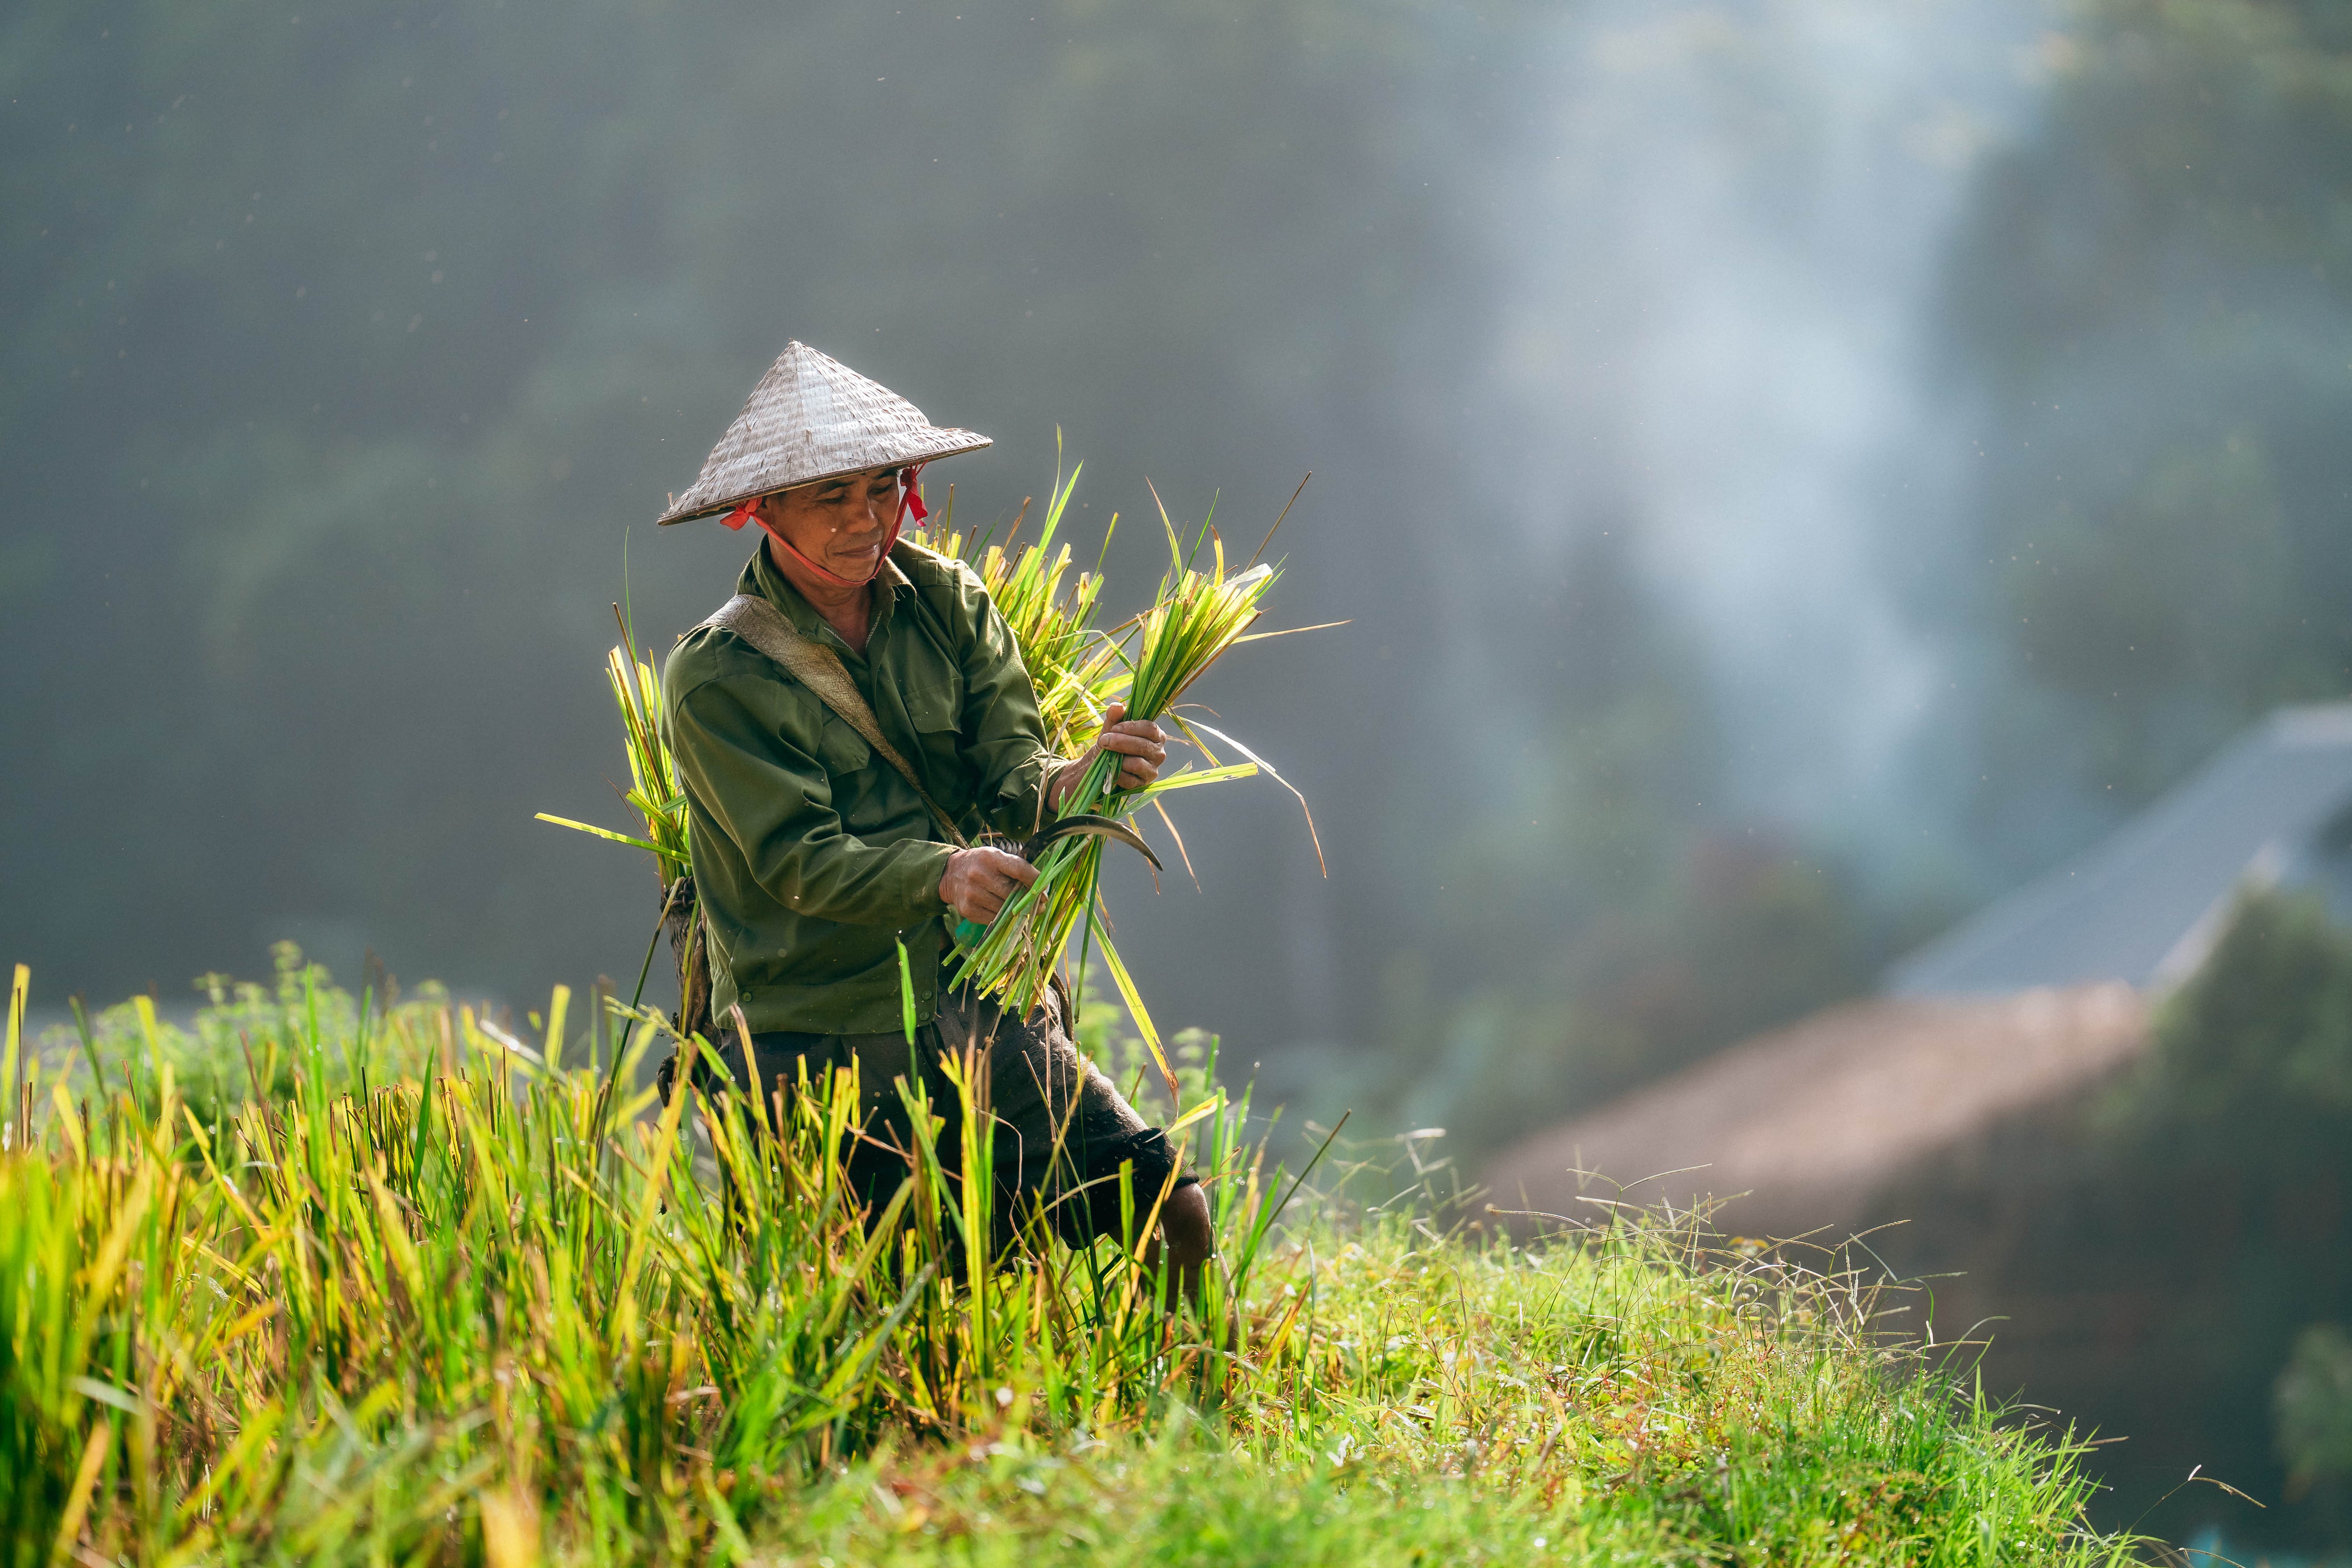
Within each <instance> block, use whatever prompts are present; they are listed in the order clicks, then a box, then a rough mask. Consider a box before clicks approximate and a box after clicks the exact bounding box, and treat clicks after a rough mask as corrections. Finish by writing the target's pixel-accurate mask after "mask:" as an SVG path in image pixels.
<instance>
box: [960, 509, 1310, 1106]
mask: <svg viewBox="0 0 2352 1568" xmlns="http://www.w3.org/2000/svg"><path fill="white" fill-rule="evenodd" d="M1160 521H1161V523H1162V525H1163V526H1164V527H1166V529H1167V531H1168V542H1169V567H1168V574H1167V575H1166V577H1165V578H1163V579H1162V581H1161V583H1160V592H1159V594H1158V595H1157V596H1156V598H1155V599H1154V601H1153V603H1152V605H1151V607H1150V609H1148V610H1146V611H1145V612H1144V613H1143V614H1142V615H1141V616H1138V617H1137V618H1136V620H1135V621H1134V622H1133V623H1131V625H1132V626H1133V628H1134V631H1133V640H1134V644H1135V650H1134V652H1133V654H1132V655H1131V656H1128V697H1127V700H1128V717H1129V718H1130V719H1149V720H1155V721H1160V720H1164V721H1168V722H1169V723H1171V724H1172V725H1173V726H1174V727H1175V728H1177V729H1178V730H1179V731H1181V732H1182V733H1183V734H1184V735H1185V736H1186V738H1187V739H1189V740H1191V741H1192V743H1193V744H1194V745H1196V746H1198V747H1199V748H1200V749H1201V751H1202V754H1203V755H1204V756H1206V757H1207V758H1208V760H1209V763H1211V765H1210V766H1208V767H1206V768H1185V769H1181V770H1179V771H1178V772H1176V773H1171V774H1170V775H1169V776H1167V777H1165V778H1162V779H1160V780H1159V781H1158V782H1156V783H1154V784H1150V785H1149V786H1147V787H1145V788H1143V789H1139V790H1126V789H1121V788H1118V786H1117V785H1116V784H1114V782H1113V780H1114V776H1115V774H1114V770H1115V769H1116V767H1117V766H1118V763H1119V762H1120V760H1121V759H1119V758H1118V757H1117V756H1115V755H1112V754H1110V753H1108V752H1106V753H1103V754H1101V755H1098V756H1097V757H1096V758H1095V759H1094V761H1093V762H1092V763H1090V764H1089V765H1088V766H1087V772H1086V773H1085V775H1084V776H1083V777H1082V778H1081V779H1080V780H1079V781H1078V784H1077V785H1076V788H1075V789H1073V790H1072V791H1071V792H1070V794H1069V795H1068V796H1067V798H1066V800H1065V801H1064V803H1063V805H1062V807H1061V809H1060V811H1059V813H1058V814H1057V815H1058V816H1060V817H1062V818H1068V817H1073V816H1084V815H1094V816H1110V817H1114V818H1116V817H1124V816H1131V815H1132V814H1133V813H1134V812H1135V811H1136V810H1137V809H1139V807H1141V806H1143V805H1147V804H1150V805H1155V806H1156V805H1158V804H1159V801H1160V796H1162V795H1167V794H1169V793H1170V792H1171V791H1174V790H1179V789H1187V788H1191V787H1192V786H1193V785H1195V784H1216V783H1223V782H1225V781H1227V780H1231V779H1236V778H1246V777H1249V776H1250V775H1252V774H1254V773H1257V772H1259V771H1260V770H1261V768H1264V769H1265V772H1266V773H1269V774H1273V770H1272V769H1271V768H1265V764H1264V762H1263V760H1262V759H1260V758H1258V757H1256V756H1255V755H1254V754H1252V753H1250V752H1248V749H1247V748H1246V747H1244V746H1242V745H1241V744H1240V743H1239V742H1234V741H1232V739H1231V738H1230V737H1228V736H1224V735H1223V734H1222V733H1220V732H1219V731H1214V730H1213V729H1211V728H1210V727H1209V726H1207V725H1205V724H1202V723H1199V722H1198V721H1190V720H1187V719H1185V718H1183V717H1181V716H1180V715H1178V714H1176V713H1175V712H1174V711H1173V709H1174V708H1175V705H1176V703H1177V701H1178V700H1179V699H1180V698H1181V697H1182V696H1183V694H1184V693H1185V691H1186V690H1188V689H1190V688H1191V687H1192V683H1193V682H1194V681H1196V680H1198V679H1200V678H1201V676H1202V674H1203V673H1205V672H1206V671H1207V669H1208V668H1209V667H1210V666H1211V665H1213V664H1214V663H1215V662H1216V661H1217V659H1218V658H1220V657H1221V656H1222V655H1223V653H1224V651H1225V650H1226V649H1227V648H1229V647H1233V646H1234V644H1236V643H1238V642H1241V641H1244V634H1245V633H1246V632H1247V631H1248V630H1249V627H1250V626H1251V624H1252V623H1253V622H1255V620H1256V619H1257V617H1258V615H1259V606H1260V604H1261V601H1263V599H1264V598H1265V593H1266V591H1267V590H1268V589H1269V588H1271V587H1272V586H1273V585H1274V583H1275V579H1276V577H1277V576H1278V575H1279V573H1278V572H1277V571H1276V568H1274V567H1273V566H1271V565H1257V566H1252V567H1250V568H1248V569H1247V570H1245V571H1242V572H1236V573H1228V572H1227V571H1226V568H1225V551H1224V542H1223V540H1222V539H1221V538H1219V537H1218V536H1217V535H1216V533H1215V532H1214V531H1213V529H1211V528H1209V527H1208V526H1206V525H1205V524H1204V525H1203V526H1202V534H1201V538H1200V539H1199V540H1196V541H1195V542H1194V545H1193V549H1192V552H1191V553H1190V554H1189V555H1188V553H1187V552H1186V551H1185V549H1184V547H1183V544H1182V542H1181V540H1180V539H1179V537H1178V536H1177V533H1176V531H1175V528H1174V526H1173V525H1172V524H1171V523H1169V522H1168V520H1167V517H1166V514H1165V513H1164V512H1163V513H1162V514H1161V520H1160ZM1204 542H1205V543H1209V544H1210V545H1211V546H1212V552H1211V559H1210V563H1209V567H1208V569H1207V570H1206V571H1202V570H1200V569H1197V568H1196V567H1195V566H1194V565H1193V564H1192V562H1193V560H1194V559H1196V558H1197V556H1198V554H1199V551H1200V548H1201V545H1202V543H1204ZM1203 734H1207V735H1212V736H1215V737H1216V738H1217V739H1219V740H1222V741H1224V742H1227V743H1228V744H1230V745H1232V746H1233V747H1234V749H1235V750H1236V751H1240V752H1243V754H1244V755H1245V756H1249V758H1250V760H1249V761H1248V762H1245V763H1219V762H1218V760H1217V757H1216V754H1215V752H1213V751H1212V750H1210V748H1209V746H1208V745H1207V743H1206V742H1204V741H1203V740H1202V735H1203ZM1273 776H1276V778H1279V775H1278V774H1275V775H1273ZM1286 787H1287V786H1286ZM1294 793H1296V792H1294ZM1302 804H1303V803H1302ZM1309 823H1310V826H1311V824H1312V818H1311V817H1310V818H1309ZM1172 826H1173V825H1172V824H1171V831H1172ZM1179 843H1180V845H1181V839H1180V840H1179ZM1102 849H1103V840H1102V839H1101V838H1099V837H1070V838H1065V839H1061V840H1058V841H1056V842H1055V843H1054V844H1053V845H1052V846H1051V847H1049V848H1047V849H1045V851H1044V852H1043V853H1042V854H1040V855H1039V856H1038V858H1037V861H1036V866H1037V879H1036V881H1035V882H1034V883H1032V884H1031V885H1030V886H1029V887H1027V888H1024V889H1022V890H1021V891H1020V892H1019V893H1018V894H1016V895H1015V896H1014V897H1013V899H1012V900H1009V901H1007V903H1006V904H1005V907H1004V910H1003V912H1002V913H1001V914H999V915H998V916H997V918H996V920H995V921H994V922H993V923H992V924H991V925H990V926H989V927H988V928H987V929H986V930H985V931H982V932H981V933H980V934H979V935H978V937H977V938H976V939H975V940H973V941H971V942H970V943H969V944H968V945H966V946H965V947H964V948H962V949H961V952H960V953H959V966H958V970H957V973H956V979H957V980H958V981H959V982H960V983H961V982H966V981H969V982H971V983H973V984H977V985H978V986H979V987H980V989H981V990H982V991H983V992H985V993H987V994H992V995H996V996H1001V997H1003V999H1004V1005H1006V1006H1007V1007H1009V1008H1012V1009H1014V1010H1017V1011H1020V1012H1024V1013H1025V1012H1026V1011H1027V1010H1028V1009H1029V1008H1031V1007H1033V1006H1034V1005H1036V1002H1037V999H1038V996H1039V995H1040V994H1041V993H1042V992H1043V991H1044V989H1045V985H1046V984H1047V983H1048V981H1049V979H1050V977H1051V975H1052V973H1053V972H1054V970H1055V967H1056V966H1057V965H1058V964H1059V963H1061V961H1062V957H1063V954H1064V953H1065V952H1066V951H1067V950H1068V948H1069V945H1070V942H1071V941H1072V939H1073V938H1074V937H1076V936H1077V935H1078V933H1079V929H1080V927H1081V926H1082V925H1083V927H1084V928H1085V932H1086V937H1087V947H1088V949H1091V948H1095V947H1099V948H1100V949H1101V951H1102V955H1103V963H1104V967H1105V968H1107V969H1108V971H1109V972H1110V976H1111V982H1112V984H1114V985H1115V986H1117V988H1118V994H1119V998H1120V1000H1121V1001H1122V1002H1124V1003H1125V1004H1126V1005H1127V1010H1128V1013H1129V1016H1130V1017H1131V1018H1133V1020H1134V1022H1135V1026H1136V1028H1137V1030H1138V1032H1139V1033H1140V1034H1141V1035H1142V1037H1143V1040H1144V1043H1145V1045H1147V1046H1148V1047H1150V1050H1151V1054H1152V1057H1153V1059H1154V1060H1155V1061H1157V1062H1158V1063H1159V1065H1160V1071H1161V1072H1162V1073H1163V1074H1167V1073H1168V1065H1167V1058H1166V1056H1165V1054H1164V1052H1163V1051H1162V1049H1161V1047H1160V1036H1159V1031H1158V1029H1157V1028H1156V1027H1154V1026H1153V1025H1152V1022H1151V1017H1150V1012H1149V1011H1148V1010H1147V1009H1146V1008H1145V1007H1144V1005H1143V999H1142V997H1141V996H1140V995H1139V994H1138V993H1137V991H1136V987H1135V983H1134V981H1133V979H1132V977H1131V976H1130V975H1129V973H1128V969H1127V965H1126V963H1124V962H1123V961H1122V960H1121V959H1120V957H1119V955H1118V948H1117V947H1116V945H1115V944H1113V942H1111V940H1110V936H1109V932H1108V929H1107V924H1108V922H1107V921H1105V919H1104V916H1103V908H1102V900H1101V898H1100V894H1099V891H1098V884H1099V881H1100V877H1101V868H1102ZM1318 855H1319V850H1318ZM1081 963H1083V958H1082V960H1081ZM1170 1083H1171V1089H1172V1086H1173V1083H1174V1079H1173V1077H1172V1075H1171V1077H1170Z"/></svg>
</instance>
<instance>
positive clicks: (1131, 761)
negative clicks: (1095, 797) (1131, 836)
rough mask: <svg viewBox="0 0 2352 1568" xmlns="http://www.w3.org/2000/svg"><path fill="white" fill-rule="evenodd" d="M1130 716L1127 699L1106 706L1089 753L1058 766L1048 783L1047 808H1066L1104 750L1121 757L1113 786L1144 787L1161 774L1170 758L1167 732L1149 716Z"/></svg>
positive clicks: (1112, 778) (1088, 749)
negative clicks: (1135, 718) (1133, 717)
mask: <svg viewBox="0 0 2352 1568" xmlns="http://www.w3.org/2000/svg"><path fill="white" fill-rule="evenodd" d="M1126 718H1127V704H1126V703H1124V702H1114V703H1112V704H1111V705H1110V707H1109V708H1108V710H1105V712H1104V713H1103V727H1102V733H1101V734H1099V735H1097V736H1096V737H1095V743H1094V744H1093V745H1091V746H1089V747H1087V750H1086V754H1085V755H1083V756H1081V757H1079V758H1078V759H1077V760H1076V761H1075V762H1069V763H1063V764H1062V766H1061V767H1060V768H1058V769H1056V770H1055V773H1054V779H1053V782H1052V783H1051V784H1047V785H1046V786H1045V805H1046V807H1047V809H1049V810H1053V811H1059V810H1061V809H1062V805H1063V804H1064V803H1065V802H1066V801H1067V800H1068V799H1069V798H1070V792H1071V791H1072V790H1074V789H1076V788H1077V787H1078V781H1079V780H1080V779H1082V778H1084V777H1086V776H1087V768H1088V767H1089V766H1091V765H1092V764H1093V763H1094V760H1095V758H1096V757H1097V756H1098V755H1100V754H1101V753H1102V752H1112V753H1114V754H1115V755H1117V756H1118V759H1119V764H1118V773H1114V774H1113V775H1112V776H1111V787H1112V788H1113V789H1141V788H1142V787H1143V786H1144V785H1145V784H1150V783H1151V782H1152V781H1153V780H1154V779H1156V778H1158V777H1159V776H1160V763H1164V762H1166V761H1167V760H1168V737H1167V735H1166V734H1164V733H1162V732H1161V731H1160V726H1159V725H1157V724H1155V723H1153V722H1152V721H1150V720H1149V719H1138V720H1136V721H1133V722H1132V723H1128V722H1122V721H1124V720H1125V719H1126Z"/></svg>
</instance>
